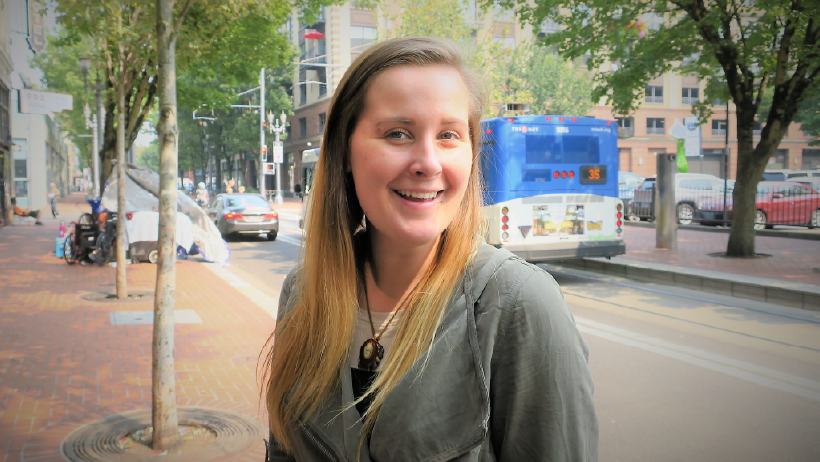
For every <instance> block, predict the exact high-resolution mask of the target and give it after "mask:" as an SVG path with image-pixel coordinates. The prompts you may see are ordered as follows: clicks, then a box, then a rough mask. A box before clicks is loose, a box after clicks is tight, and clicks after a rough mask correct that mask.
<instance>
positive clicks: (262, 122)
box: [259, 67, 268, 200]
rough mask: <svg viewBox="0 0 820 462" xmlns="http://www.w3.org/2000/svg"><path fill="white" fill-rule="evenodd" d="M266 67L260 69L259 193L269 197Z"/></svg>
mask: <svg viewBox="0 0 820 462" xmlns="http://www.w3.org/2000/svg"><path fill="white" fill-rule="evenodd" d="M266 154H267V153H266V150H265V68H264V67H263V68H262V70H261V71H259V194H261V195H262V197H264V198H265V200H267V199H268V195H267V194H266V193H265V161H266V160H267V159H265V156H266Z"/></svg>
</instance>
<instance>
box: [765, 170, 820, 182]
mask: <svg viewBox="0 0 820 462" xmlns="http://www.w3.org/2000/svg"><path fill="white" fill-rule="evenodd" d="M797 178H820V169H814V170H810V169H802V170H800V169H779V170H766V171H765V172H763V181H794V180H796V179H797Z"/></svg>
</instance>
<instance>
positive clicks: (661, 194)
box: [655, 153, 678, 249]
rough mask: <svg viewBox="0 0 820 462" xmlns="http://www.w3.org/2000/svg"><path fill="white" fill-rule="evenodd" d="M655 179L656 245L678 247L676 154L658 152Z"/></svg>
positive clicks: (665, 247)
mask: <svg viewBox="0 0 820 462" xmlns="http://www.w3.org/2000/svg"><path fill="white" fill-rule="evenodd" d="M656 161H657V167H658V168H657V172H658V173H657V175H656V181H655V247H657V248H659V249H676V248H678V210H677V203H676V202H675V173H676V172H677V171H678V166H677V156H676V155H675V154H661V153H658V155H657V157H656Z"/></svg>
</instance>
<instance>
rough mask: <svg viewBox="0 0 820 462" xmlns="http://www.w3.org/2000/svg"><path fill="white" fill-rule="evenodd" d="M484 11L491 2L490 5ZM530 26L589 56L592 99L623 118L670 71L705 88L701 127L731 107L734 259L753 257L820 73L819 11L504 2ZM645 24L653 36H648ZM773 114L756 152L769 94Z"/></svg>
mask: <svg viewBox="0 0 820 462" xmlns="http://www.w3.org/2000/svg"><path fill="white" fill-rule="evenodd" d="M483 3H484V4H485V6H490V5H491V4H492V3H493V2H491V1H490V0H485V1H484V2H483ZM502 4H503V5H504V6H506V7H509V8H513V9H514V10H515V12H516V14H517V15H518V17H519V18H520V19H521V20H522V21H523V22H525V23H529V24H530V25H532V26H533V27H534V28H536V29H539V28H540V27H541V26H542V25H543V24H545V23H546V22H548V21H551V22H552V23H553V24H555V25H557V26H558V27H557V28H556V29H557V30H556V31H555V32H554V33H552V34H548V35H546V37H545V38H544V39H543V40H544V43H545V44H546V45H557V46H558V49H559V52H560V53H561V54H562V55H563V56H566V57H568V58H572V59H575V58H580V57H583V56H584V55H588V56H589V61H588V64H589V68H590V69H592V70H595V79H594V82H595V90H594V96H595V97H596V99H597V98H605V99H606V100H608V102H609V103H611V104H612V105H613V107H614V111H615V112H616V113H620V114H629V113H631V112H633V111H634V110H635V109H637V108H638V107H639V106H640V102H641V98H642V96H643V94H644V89H645V88H646V85H647V83H648V82H649V80H650V79H652V78H654V77H656V76H659V75H662V74H664V73H666V72H670V71H675V72H677V73H680V74H694V75H697V76H698V77H700V78H701V79H703V80H705V81H706V82H707V83H706V91H705V93H706V95H705V96H706V98H705V99H704V100H703V102H701V103H700V104H698V105H697V106H695V107H694V110H695V112H696V113H697V114H699V115H700V116H701V118H702V120H705V119H706V118H707V117H709V115H710V114H711V105H710V104H709V102H710V101H712V100H714V99H716V98H721V97H723V98H731V101H732V102H733V103H734V105H735V110H736V126H737V135H738V156H737V171H736V178H737V186H736V188H735V190H734V201H733V210H732V231H731V234H730V236H729V243H728V246H727V254H728V255H729V256H733V257H752V256H754V255H755V246H754V229H753V226H754V220H755V212H756V209H755V193H756V189H757V183H758V181H760V179H761V178H762V175H763V171H764V170H765V168H766V164H767V162H768V160H769V158H770V157H771V156H772V154H773V153H774V152H775V150H776V149H777V147H778V145H779V144H780V141H781V140H782V139H783V137H784V136H785V134H786V131H787V129H788V127H789V124H790V123H791V122H792V121H794V120H795V117H796V116H797V114H798V111H799V109H800V107H801V103H802V102H803V100H804V99H805V98H806V96H807V94H809V93H810V92H811V91H814V90H816V89H817V86H818V73H820V43H818V42H820V21H818V18H820V2H817V1H808V0H790V1H784V0H755V1H754V2H749V1H742V0H718V1H715V2H705V1H703V0H669V1H667V0H663V1H661V0H636V1H633V2H627V3H624V2H613V1H611V0H535V1H529V0H506V1H505V2H503V3H502ZM644 24H647V25H648V27H644ZM770 87H771V88H773V89H774V90H773V91H774V98H773V101H772V109H771V111H769V113H768V116H767V117H766V119H765V120H761V122H764V126H763V130H762V132H761V135H760V139H759V141H758V142H757V144H755V142H754V139H753V135H752V132H753V130H754V123H755V116H756V114H757V112H758V107H759V106H760V104H761V100H762V98H763V95H764V94H765V92H766V90H767V89H768V88H770Z"/></svg>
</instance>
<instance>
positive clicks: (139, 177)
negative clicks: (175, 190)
mask: <svg viewBox="0 0 820 462" xmlns="http://www.w3.org/2000/svg"><path fill="white" fill-rule="evenodd" d="M112 163H113V164H114V165H115V168H114V169H113V170H112V172H111V176H110V177H109V178H108V181H107V182H106V186H105V191H104V192H103V195H102V206H103V207H105V208H106V209H108V210H111V211H115V212H116V211H117V169H116V161H113V162H112ZM125 177H126V178H125V208H126V211H127V212H145V211H155V210H158V209H159V174H158V173H157V172H155V171H153V170H151V169H150V168H146V167H141V166H139V165H133V164H125ZM177 211H178V212H181V213H183V214H185V215H186V216H187V217H188V218H190V219H191V224H192V226H191V234H192V237H193V242H194V244H196V247H197V249H198V250H199V253H201V254H202V256H203V258H205V259H206V260H208V261H212V262H215V263H219V264H220V265H221V266H225V265H226V264H227V263H228V259H229V258H230V250H229V249H228V244H227V243H226V242H225V241H224V240H223V239H222V234H221V233H220V232H219V230H218V229H216V225H214V223H213V221H211V219H210V218H209V217H208V215H207V214H206V213H205V211H204V210H202V208H201V207H200V206H199V205H197V203H196V202H194V200H193V199H191V198H190V197H188V196H187V195H185V194H177ZM183 226H184V225H183ZM177 239H178V240H180V238H179V237H177ZM183 241H184V240H183Z"/></svg>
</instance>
